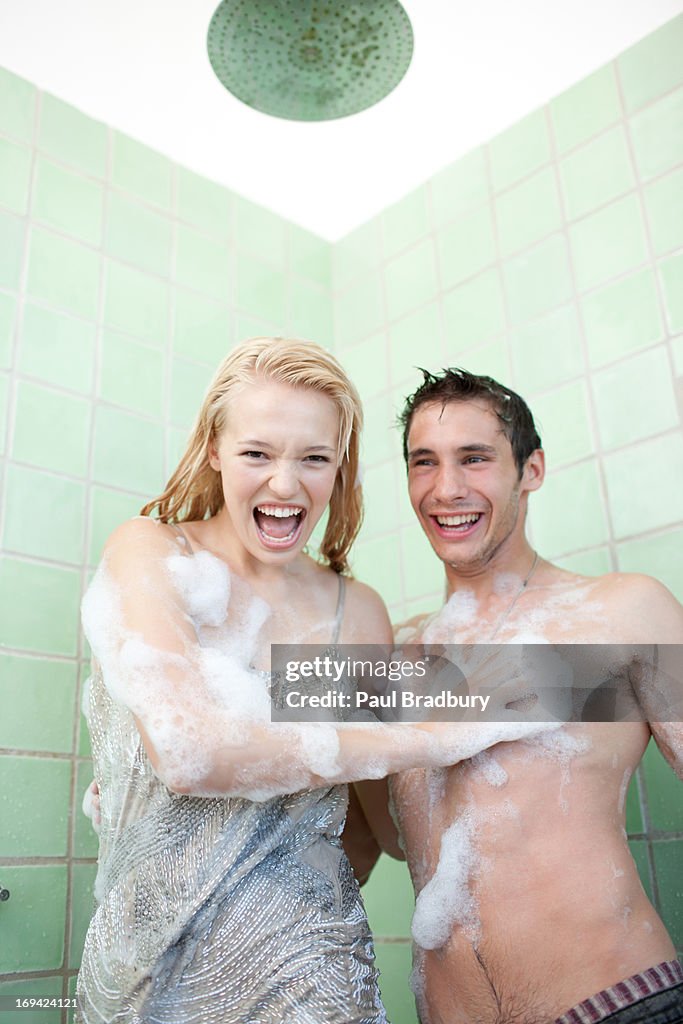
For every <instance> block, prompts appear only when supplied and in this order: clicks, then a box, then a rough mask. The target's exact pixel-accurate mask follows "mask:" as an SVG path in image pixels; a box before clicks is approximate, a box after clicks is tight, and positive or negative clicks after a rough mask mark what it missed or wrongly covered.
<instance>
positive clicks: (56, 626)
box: [0, 556, 81, 657]
mask: <svg viewBox="0 0 683 1024" xmlns="http://www.w3.org/2000/svg"><path fill="white" fill-rule="evenodd" d="M80 592H81V579H80V573H79V572H77V571H76V570H75V569H58V568H55V567H53V566H49V565H38V564H36V563H33V562H25V561H23V560H21V559H19V558H10V557H8V556H3V557H0V645H4V646H6V647H10V648H15V649H17V650H20V651H33V652H35V653H44V654H62V655H66V656H67V657H74V656H75V654H76V650H77V635H78V620H79V615H78V610H79V601H80ZM36 594H40V600H39V601H37V600H36Z"/></svg>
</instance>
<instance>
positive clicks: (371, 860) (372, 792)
mask: <svg viewBox="0 0 683 1024" xmlns="http://www.w3.org/2000/svg"><path fill="white" fill-rule="evenodd" d="M342 843H343V846H344V851H345V853H346V856H347V857H348V858H349V860H350V861H351V866H352V868H353V870H354V872H355V874H356V878H357V879H358V882H359V884H360V885H365V883H366V882H367V880H368V878H369V877H370V873H371V871H372V869H373V868H374V866H375V864H376V863H377V861H378V860H379V858H380V855H381V854H382V851H384V852H385V853H388V854H389V856H391V857H395V858H396V859H397V860H405V854H404V853H403V850H402V849H401V846H400V842H399V835H398V830H397V828H396V825H395V824H394V821H393V819H392V817H391V815H390V813H389V789H388V786H387V780H386V779H372V780H370V781H367V782H356V783H354V784H353V785H350V786H349V810H348V813H347V815H346V824H345V825H344V832H343V833H342Z"/></svg>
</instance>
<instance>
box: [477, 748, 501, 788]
mask: <svg viewBox="0 0 683 1024" xmlns="http://www.w3.org/2000/svg"><path fill="white" fill-rule="evenodd" d="M470 764H471V765H472V768H473V771H474V776H475V778H477V779H483V781H484V782H488V784H489V786H495V787H496V788H497V789H498V788H500V787H501V786H504V785H505V784H506V782H507V781H508V779H509V778H510V776H509V775H508V773H507V772H506V771H505V769H504V768H503V766H502V764H500V763H499V762H498V761H496V759H495V757H494V756H493V754H490V753H489V752H488V750H482V751H481V753H479V754H475V755H474V757H473V758H472V760H471V761H470Z"/></svg>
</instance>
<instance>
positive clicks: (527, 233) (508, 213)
mask: <svg viewBox="0 0 683 1024" xmlns="http://www.w3.org/2000/svg"><path fill="white" fill-rule="evenodd" d="M496 221H497V224H498V238H499V242H500V252H501V255H502V256H503V257H505V256H510V255H511V254H512V253H514V252H516V251H517V250H518V249H523V248H525V247H526V246H527V245H531V244H532V242H536V241H538V239H540V238H543V237H545V235H550V234H551V233H552V232H553V231H557V230H558V229H559V228H560V227H561V226H562V209H561V207H560V198H559V194H558V191H557V182H556V180H555V172H554V170H553V169H552V168H551V167H546V168H544V169H543V170H541V171H539V172H538V173H537V174H534V175H533V176H532V177H531V178H528V179H527V180H526V181H523V182H522V183H521V184H519V185H515V186H514V188H511V189H508V191H507V192H502V193H501V194H500V195H499V196H497V197H496Z"/></svg>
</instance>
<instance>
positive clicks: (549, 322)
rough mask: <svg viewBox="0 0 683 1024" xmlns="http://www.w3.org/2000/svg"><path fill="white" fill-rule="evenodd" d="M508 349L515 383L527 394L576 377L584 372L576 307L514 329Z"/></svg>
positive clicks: (571, 306) (562, 308)
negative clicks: (510, 354)
mask: <svg viewBox="0 0 683 1024" xmlns="http://www.w3.org/2000/svg"><path fill="white" fill-rule="evenodd" d="M510 349H511V353H512V362H513V367H514V373H515V380H516V381H517V382H519V384H520V386H521V385H522V384H523V386H524V388H525V390H527V391H528V392H529V393H530V394H533V393H534V392H536V391H541V390H542V389H544V388H550V387H553V386H554V385H556V384H561V383H563V382H564V381H566V380H569V379H570V378H572V377H576V376H577V375H578V374H580V373H581V372H582V371H583V354H582V350H581V328H580V326H579V318H578V314H577V311H576V307H575V306H574V305H573V304H572V305H567V306H561V307H560V308H559V309H555V310H553V311H552V313H548V314H546V315H545V316H543V317H541V318H540V319H538V320H533V321H531V322H530V323H527V324H524V325H523V326H522V327H519V328H517V330H515V331H514V332H513V333H512V335H511V337H510Z"/></svg>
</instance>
